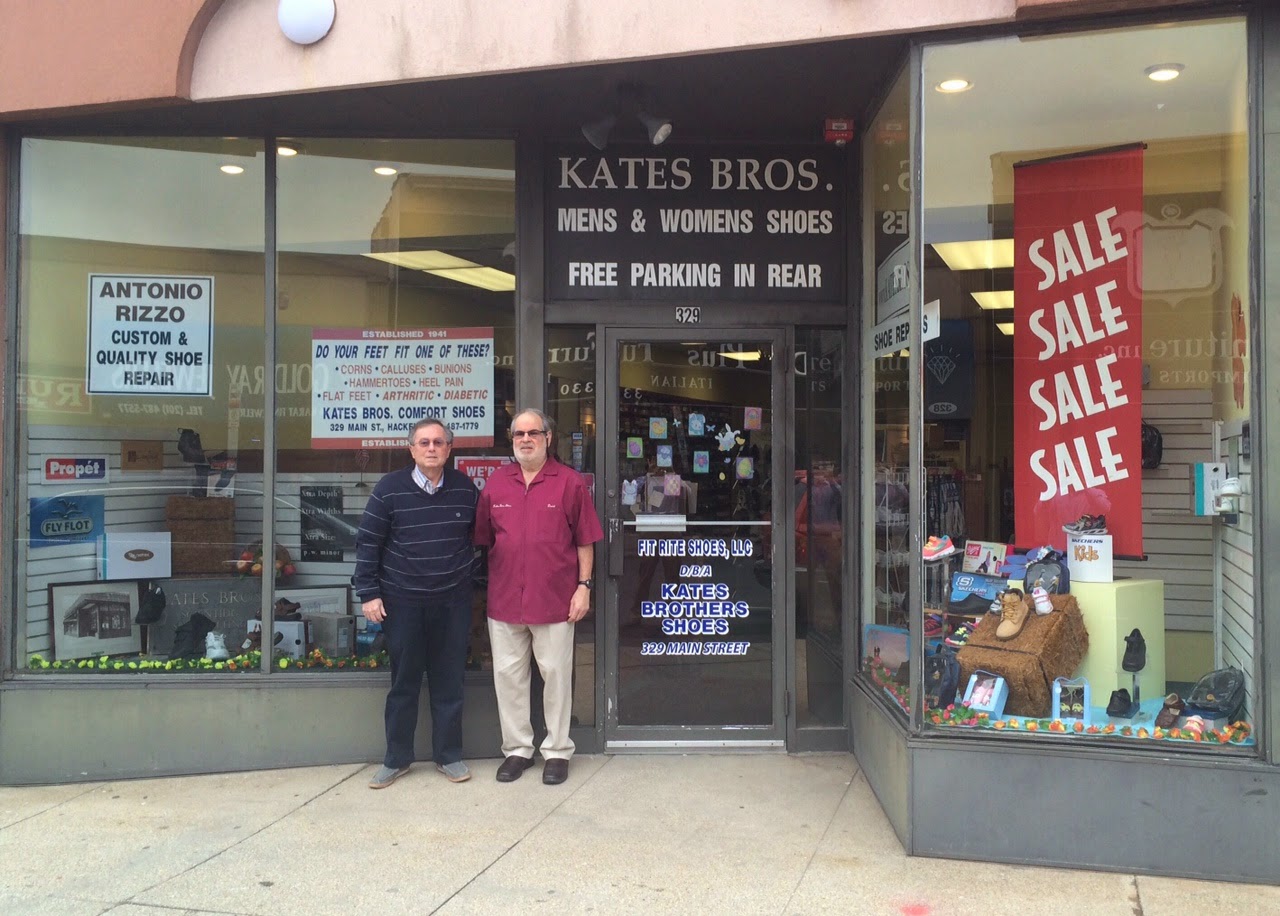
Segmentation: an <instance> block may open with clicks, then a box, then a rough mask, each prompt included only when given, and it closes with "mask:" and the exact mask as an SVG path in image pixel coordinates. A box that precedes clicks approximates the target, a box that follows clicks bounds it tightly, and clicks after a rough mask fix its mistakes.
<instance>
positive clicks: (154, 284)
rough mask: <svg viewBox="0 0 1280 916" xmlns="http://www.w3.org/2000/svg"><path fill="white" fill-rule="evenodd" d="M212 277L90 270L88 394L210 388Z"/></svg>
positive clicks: (207, 391) (185, 392)
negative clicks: (131, 273)
mask: <svg viewBox="0 0 1280 916" xmlns="http://www.w3.org/2000/svg"><path fill="white" fill-rule="evenodd" d="M212 328H213V277H192V276H162V275H156V274H138V275H126V274H89V337H88V339H89V352H88V372H87V374H86V382H85V387H86V388H87V389H88V392H89V393H90V394H157V395H204V396H206V397H207V396H209V395H211V394H212V393H213V376H212V372H211V361H212V359H213V345H212V342H213V333H212Z"/></svg>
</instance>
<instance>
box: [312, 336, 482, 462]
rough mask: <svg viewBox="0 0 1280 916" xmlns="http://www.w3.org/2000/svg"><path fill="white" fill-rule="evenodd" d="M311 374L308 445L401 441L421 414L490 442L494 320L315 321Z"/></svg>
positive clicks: (457, 433) (398, 444) (472, 442)
mask: <svg viewBox="0 0 1280 916" xmlns="http://www.w3.org/2000/svg"><path fill="white" fill-rule="evenodd" d="M311 378H312V389H311V390H312V395H311V447H312V448H340V449H368V448H407V447H408V437H409V431H410V430H411V429H413V426H414V424H415V423H417V422H418V421H419V420H423V419H427V418H433V419H438V420H442V421H443V422H445V423H447V424H448V425H449V427H450V428H451V429H452V430H453V434H454V439H453V445H454V447H455V448H458V447H468V448H485V447H488V446H491V445H493V411H494V395H493V328H431V329H423V328H406V329H400V330H394V331H376V330H367V329H362V328H316V329H315V330H314V331H313V332H312V336H311Z"/></svg>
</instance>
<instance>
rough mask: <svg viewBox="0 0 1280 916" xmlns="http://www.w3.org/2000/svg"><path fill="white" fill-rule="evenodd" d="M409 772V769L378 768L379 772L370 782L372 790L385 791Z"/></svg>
mask: <svg viewBox="0 0 1280 916" xmlns="http://www.w3.org/2000/svg"><path fill="white" fill-rule="evenodd" d="M408 772H409V768H408V767H397V768H392V767H387V766H383V767H378V772H376V773H374V774H373V778H372V779H370V780H369V788H370V789H385V788H386V787H387V786H389V785H391V784H392V783H393V782H395V781H396V780H397V779H399V778H400V777H401V776H403V775H404V774H405V773H408Z"/></svg>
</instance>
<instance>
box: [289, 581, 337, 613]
mask: <svg viewBox="0 0 1280 916" xmlns="http://www.w3.org/2000/svg"><path fill="white" fill-rule="evenodd" d="M281 598H284V599H287V600H289V601H296V602H297V603H298V604H300V605H302V610H301V612H300V613H302V614H303V615H306V614H347V615H349V614H351V613H352V611H351V586H350V585H315V586H311V587H310V588H278V589H276V600H277V601H279V600H280V599H281Z"/></svg>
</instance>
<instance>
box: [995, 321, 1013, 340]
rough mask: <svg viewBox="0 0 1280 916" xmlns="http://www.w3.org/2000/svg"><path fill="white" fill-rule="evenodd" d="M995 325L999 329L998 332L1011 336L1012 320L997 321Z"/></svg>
mask: <svg viewBox="0 0 1280 916" xmlns="http://www.w3.org/2000/svg"><path fill="white" fill-rule="evenodd" d="M996 327H997V328H999V329H1000V333H1001V334H1003V335H1004V336H1005V337H1012V336H1013V322H1012V321H997V322H996Z"/></svg>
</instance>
